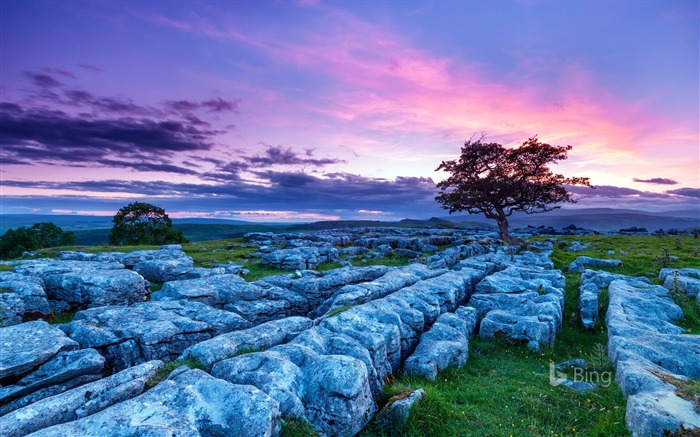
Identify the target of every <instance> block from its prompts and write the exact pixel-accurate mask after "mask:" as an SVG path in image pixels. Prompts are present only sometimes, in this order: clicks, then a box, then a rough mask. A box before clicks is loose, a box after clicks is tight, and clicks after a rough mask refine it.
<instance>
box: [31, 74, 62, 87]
mask: <svg viewBox="0 0 700 437" xmlns="http://www.w3.org/2000/svg"><path fill="white" fill-rule="evenodd" d="M26 74H27V76H29V78H30V79H31V81H32V84H33V85H34V86H36V87H37V88H40V89H42V88H58V87H60V86H62V84H61V82H59V81H58V80H56V79H55V78H54V77H53V76H51V75H49V74H41V73H29V72H28V73H26Z"/></svg>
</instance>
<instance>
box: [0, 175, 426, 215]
mask: <svg viewBox="0 0 700 437" xmlns="http://www.w3.org/2000/svg"><path fill="white" fill-rule="evenodd" d="M261 177H262V178H263V179H264V182H265V183H263V184H260V183H257V184H253V183H246V182H240V181H235V182H231V183H226V184H224V183H221V184H215V185H208V184H186V183H173V182H165V181H154V182H143V181H126V180H105V181H86V182H48V181H38V182H28V181H4V182H3V184H4V185H6V186H12V187H24V188H43V189H63V190H75V191H81V192H107V193H109V192H116V193H132V194H138V195H143V196H153V197H161V196H167V197H168V198H170V200H171V201H173V202H175V201H177V202H180V206H179V208H183V209H186V210H199V211H202V210H217V209H226V210H233V209H235V210H276V211H279V210H292V211H302V212H303V211H326V212H328V211H334V210H344V211H357V210H361V209H364V210H382V211H392V212H395V213H398V214H400V215H403V216H405V217H408V216H416V214H418V216H423V215H426V214H430V215H434V214H437V213H438V212H439V208H438V206H437V204H436V203H435V201H434V196H435V183H434V182H433V181H432V179H430V178H413V177H404V178H397V179H396V180H394V181H389V180H385V179H375V178H368V177H364V176H359V175H353V174H347V173H336V174H333V175H330V177H316V176H311V175H308V174H303V173H294V172H267V173H265V174H263V175H261ZM175 198H177V199H175ZM158 202H162V201H161V200H160V199H159V200H158ZM158 202H156V203H158ZM54 205H55V204H54ZM417 212H420V213H417Z"/></svg>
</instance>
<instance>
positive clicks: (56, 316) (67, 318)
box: [46, 311, 75, 325]
mask: <svg viewBox="0 0 700 437" xmlns="http://www.w3.org/2000/svg"><path fill="white" fill-rule="evenodd" d="M74 318H75V311H66V312H63V313H51V314H50V315H49V316H48V317H47V318H46V321H47V322H49V323H50V324H52V325H60V324H63V323H70V322H72V321H73V319H74Z"/></svg>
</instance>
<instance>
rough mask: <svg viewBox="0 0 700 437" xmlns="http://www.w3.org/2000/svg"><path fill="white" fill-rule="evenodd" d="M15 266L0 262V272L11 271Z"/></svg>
mask: <svg viewBox="0 0 700 437" xmlns="http://www.w3.org/2000/svg"><path fill="white" fill-rule="evenodd" d="M14 268H15V266H8V265H7V264H0V272H11V271H12V269H14Z"/></svg>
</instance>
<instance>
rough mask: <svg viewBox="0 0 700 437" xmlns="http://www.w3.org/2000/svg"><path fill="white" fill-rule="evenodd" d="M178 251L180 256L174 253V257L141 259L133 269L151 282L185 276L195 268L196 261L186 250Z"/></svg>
mask: <svg viewBox="0 0 700 437" xmlns="http://www.w3.org/2000/svg"><path fill="white" fill-rule="evenodd" d="M170 253H172V252H170ZM176 253H177V255H179V256H175V253H172V254H173V256H172V257H168V258H156V259H149V260H144V261H140V262H138V263H136V264H135V265H134V267H133V270H134V271H135V272H137V273H138V274H140V275H141V276H143V277H144V278H146V280H148V281H150V282H165V281H168V280H173V279H176V278H177V277H178V276H185V275H187V272H188V271H190V269H193V268H194V262H193V261H192V258H190V257H189V256H186V255H185V253H184V252H176Z"/></svg>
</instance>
